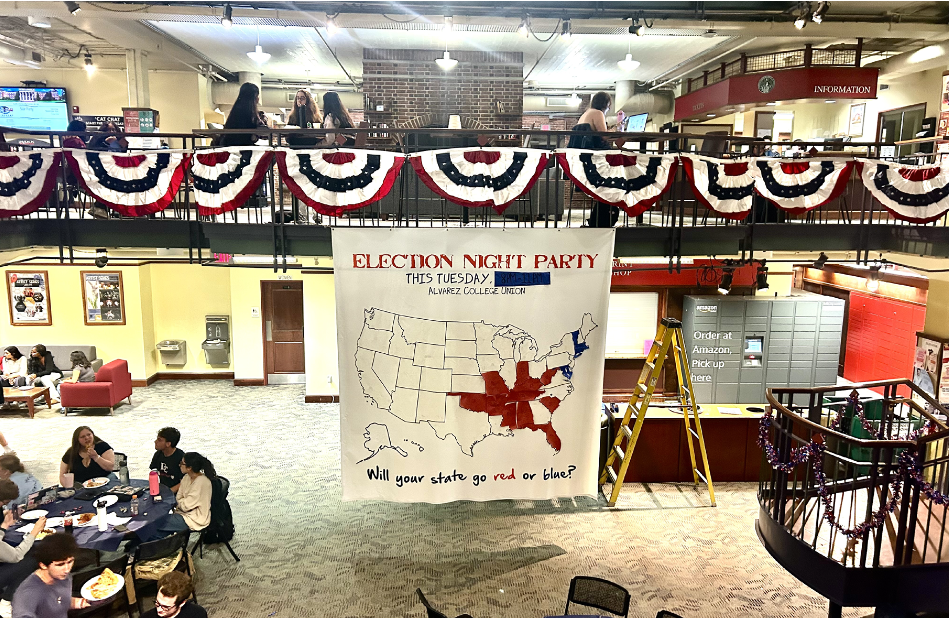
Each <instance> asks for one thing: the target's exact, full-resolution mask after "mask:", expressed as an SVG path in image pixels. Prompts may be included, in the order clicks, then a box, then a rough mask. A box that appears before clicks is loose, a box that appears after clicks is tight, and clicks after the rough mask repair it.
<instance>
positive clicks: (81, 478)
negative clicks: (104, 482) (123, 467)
mask: <svg viewBox="0 0 952 620" xmlns="http://www.w3.org/2000/svg"><path fill="white" fill-rule="evenodd" d="M115 463H116V454H115V452H113V450H112V447H111V446H110V445H109V444H108V443H106V442H105V441H103V440H102V439H100V438H99V437H96V434H95V433H93V429H91V428H89V427H88V426H80V427H78V428H77V429H76V430H75V431H73V441H72V443H71V444H70V447H69V449H68V450H67V451H66V453H65V454H63V461H62V462H61V463H60V485H62V486H66V484H64V478H63V475H64V474H73V484H75V483H77V482H79V483H82V482H86V481H87V480H92V479H93V478H108V477H110V476H111V475H112V468H113V467H114V466H115Z"/></svg>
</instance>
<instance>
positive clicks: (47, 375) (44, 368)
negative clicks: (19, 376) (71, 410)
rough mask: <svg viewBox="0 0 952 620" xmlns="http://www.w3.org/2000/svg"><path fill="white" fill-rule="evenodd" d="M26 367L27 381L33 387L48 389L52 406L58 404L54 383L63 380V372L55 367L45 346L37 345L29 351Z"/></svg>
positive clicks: (51, 356)
mask: <svg viewBox="0 0 952 620" xmlns="http://www.w3.org/2000/svg"><path fill="white" fill-rule="evenodd" d="M26 366H27V371H28V372H29V373H30V374H29V375H28V376H27V379H29V380H30V381H31V382H32V383H33V384H34V385H35V384H40V385H42V386H44V387H48V388H49V389H50V399H52V404H54V405H55V404H56V403H58V402H59V391H58V390H57V389H56V382H57V381H59V380H60V379H62V378H63V372H62V371H61V370H60V369H59V368H57V367H56V362H54V361H53V354H52V353H50V352H49V351H47V350H46V347H45V346H43V345H41V344H38V345H36V346H35V347H33V349H31V350H30V359H29V361H28V362H27V365H26Z"/></svg>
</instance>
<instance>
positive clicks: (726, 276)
mask: <svg viewBox="0 0 952 620" xmlns="http://www.w3.org/2000/svg"><path fill="white" fill-rule="evenodd" d="M733 284H734V268H733V267H724V273H723V275H721V282H720V284H718V285H717V292H718V293H720V294H721V295H727V294H728V293H730V292H731V286H732V285H733Z"/></svg>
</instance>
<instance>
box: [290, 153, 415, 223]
mask: <svg viewBox="0 0 952 620" xmlns="http://www.w3.org/2000/svg"><path fill="white" fill-rule="evenodd" d="M276 153H277V157H278V169H279V170H280V171H281V178H282V179H284V184H285V185H287V186H288V189H289V190H290V191H291V193H292V194H294V195H295V196H297V197H298V198H299V199H300V200H301V201H302V202H304V204H306V205H308V206H310V207H311V208H313V209H314V210H315V211H317V212H318V213H323V214H324V215H332V216H339V215H342V214H343V213H344V211H350V210H353V209H359V208H360V207H363V206H366V205H368V204H370V203H372V202H376V201H378V200H380V199H381V198H383V197H384V196H386V195H387V194H388V193H390V190H391V188H393V183H394V181H395V180H396V178H397V175H398V174H400V168H401V166H403V160H404V158H403V156H402V155H399V154H397V153H388V152H385V151H365V150H354V149H307V150H303V149H302V150H298V149H284V148H282V149H278V150H277V151H276Z"/></svg>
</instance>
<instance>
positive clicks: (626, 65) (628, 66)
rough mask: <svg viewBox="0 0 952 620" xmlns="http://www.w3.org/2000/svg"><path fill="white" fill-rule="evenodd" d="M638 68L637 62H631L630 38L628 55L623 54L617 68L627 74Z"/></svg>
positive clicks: (629, 38) (629, 39)
mask: <svg viewBox="0 0 952 620" xmlns="http://www.w3.org/2000/svg"><path fill="white" fill-rule="evenodd" d="M640 66H641V63H640V62H638V61H637V60H632V58H631V37H628V53H627V54H625V59H624V60H619V61H618V68H619V69H621V70H622V71H625V72H628V71H634V70H635V69H637V68H638V67H640Z"/></svg>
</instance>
